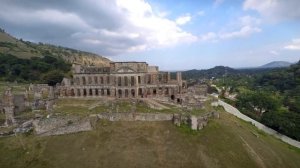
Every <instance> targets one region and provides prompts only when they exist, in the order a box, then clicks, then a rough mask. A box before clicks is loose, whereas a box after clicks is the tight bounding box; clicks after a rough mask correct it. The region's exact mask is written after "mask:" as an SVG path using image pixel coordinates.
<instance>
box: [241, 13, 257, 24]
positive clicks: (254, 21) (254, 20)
mask: <svg viewBox="0 0 300 168" xmlns="http://www.w3.org/2000/svg"><path fill="white" fill-rule="evenodd" d="M239 22H240V24H241V25H242V26H257V25H260V24H261V19H259V18H256V17H253V16H249V15H246V16H242V17H240V18H239Z"/></svg>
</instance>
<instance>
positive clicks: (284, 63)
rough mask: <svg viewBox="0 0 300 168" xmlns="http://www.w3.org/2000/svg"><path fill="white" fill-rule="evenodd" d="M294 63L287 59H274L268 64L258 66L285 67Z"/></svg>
mask: <svg viewBox="0 0 300 168" xmlns="http://www.w3.org/2000/svg"><path fill="white" fill-rule="evenodd" d="M290 65H292V63H290V62H287V61H272V62H269V63H267V64H264V65H261V66H259V67H258V68H284V67H289V66H290Z"/></svg>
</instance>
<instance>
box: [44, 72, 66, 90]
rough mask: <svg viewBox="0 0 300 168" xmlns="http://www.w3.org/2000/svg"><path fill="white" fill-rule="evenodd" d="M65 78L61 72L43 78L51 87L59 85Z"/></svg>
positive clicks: (50, 73)
mask: <svg viewBox="0 0 300 168" xmlns="http://www.w3.org/2000/svg"><path fill="white" fill-rule="evenodd" d="M63 78H64V73H63V72H61V71H60V70H53V71H50V72H48V73H46V74H45V75H44V76H43V80H44V82H45V83H47V84H48V85H50V86H54V85H56V84H57V83H60V82H61V81H62V79H63Z"/></svg>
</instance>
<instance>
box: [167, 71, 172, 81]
mask: <svg viewBox="0 0 300 168" xmlns="http://www.w3.org/2000/svg"><path fill="white" fill-rule="evenodd" d="M167 75H168V77H167V82H169V81H171V73H170V72H168V74H167Z"/></svg>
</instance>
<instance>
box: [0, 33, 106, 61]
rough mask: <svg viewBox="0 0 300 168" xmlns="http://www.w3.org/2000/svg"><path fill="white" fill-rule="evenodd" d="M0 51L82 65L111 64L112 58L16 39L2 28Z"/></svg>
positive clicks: (20, 56) (21, 56)
mask: <svg viewBox="0 0 300 168" xmlns="http://www.w3.org/2000/svg"><path fill="white" fill-rule="evenodd" d="M0 53H1V54H10V55H13V56H16V57H18V58H23V59H30V58H32V57H43V56H52V57H55V58H59V59H63V60H65V61H66V62H68V63H79V64H82V65H100V66H101V65H105V66H107V65H109V62H110V60H109V59H107V58H105V57H102V56H100V55H96V54H93V53H89V52H84V51H79V50H75V49H71V48H66V47H61V46H55V45H51V44H44V43H38V44H37V43H33V42H29V41H24V40H22V39H16V38H15V37H13V36H11V35H9V34H7V33H6V32H5V31H4V30H3V29H1V28H0Z"/></svg>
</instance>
